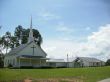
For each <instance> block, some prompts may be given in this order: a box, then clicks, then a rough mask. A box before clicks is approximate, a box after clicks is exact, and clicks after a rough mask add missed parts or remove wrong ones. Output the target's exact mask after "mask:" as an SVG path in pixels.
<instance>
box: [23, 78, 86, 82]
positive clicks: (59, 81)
mask: <svg viewBox="0 0 110 82" xmlns="http://www.w3.org/2000/svg"><path fill="white" fill-rule="evenodd" d="M24 82H84V81H83V80H82V79H77V78H48V79H32V80H31V79H25V80H24Z"/></svg>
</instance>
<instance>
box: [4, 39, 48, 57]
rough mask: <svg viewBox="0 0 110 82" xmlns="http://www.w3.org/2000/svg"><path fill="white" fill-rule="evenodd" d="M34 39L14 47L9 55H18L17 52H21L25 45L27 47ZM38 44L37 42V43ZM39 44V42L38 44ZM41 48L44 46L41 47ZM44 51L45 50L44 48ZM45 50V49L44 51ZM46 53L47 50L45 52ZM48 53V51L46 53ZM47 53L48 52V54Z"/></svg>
mask: <svg viewBox="0 0 110 82" xmlns="http://www.w3.org/2000/svg"><path fill="white" fill-rule="evenodd" d="M32 42H33V41H31V42H30V43H26V44H22V45H20V46H18V47H17V48H14V49H12V50H11V51H10V52H9V53H8V54H7V55H5V56H8V55H16V53H18V52H20V51H21V50H23V49H24V48H25V47H27V46H28V45H29V44H31V43H32ZM35 44H36V43H35ZM36 45H37V44H36ZM39 48H40V49H41V50H42V48H41V47H39ZM42 51H43V50H42ZM43 52H44V51H43ZM44 53H45V52H44ZM45 54H46V53H45ZM46 55H47V54H46Z"/></svg>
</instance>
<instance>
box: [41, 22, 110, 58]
mask: <svg viewBox="0 0 110 82" xmlns="http://www.w3.org/2000/svg"><path fill="white" fill-rule="evenodd" d="M109 37H110V24H107V25H105V26H101V27H99V30H98V31H97V32H93V33H92V34H91V35H90V36H88V37H87V41H86V42H77V41H73V40H63V39H62V40H61V39H57V38H56V39H54V40H53V39H51V40H46V41H44V44H43V45H42V47H43V49H44V50H45V51H46V52H47V54H48V57H54V58H66V55H67V53H68V54H69V57H76V56H86V57H95V58H98V59H102V60H106V59H107V58H110V38H109Z"/></svg>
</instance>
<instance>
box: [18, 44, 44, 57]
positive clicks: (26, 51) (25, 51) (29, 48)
mask: <svg viewBox="0 0 110 82" xmlns="http://www.w3.org/2000/svg"><path fill="white" fill-rule="evenodd" d="M33 45H34V46H35V47H36V48H34V56H42V57H46V54H45V53H44V52H43V51H42V50H41V48H40V47H39V46H38V45H36V44H35V43H34V42H32V43H31V44H29V45H28V46H27V47H26V48H24V49H23V50H22V51H20V52H19V53H18V55H33V49H32V47H33Z"/></svg>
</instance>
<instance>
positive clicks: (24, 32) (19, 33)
mask: <svg viewBox="0 0 110 82" xmlns="http://www.w3.org/2000/svg"><path fill="white" fill-rule="evenodd" d="M29 32H30V29H24V28H23V27H22V26H21V25H18V27H16V29H15V33H14V35H15V37H16V38H17V40H21V44H25V43H27V42H28V37H29ZM33 36H34V39H35V42H36V43H37V44H38V45H39V46H40V45H41V43H42V42H43V40H42V36H41V34H40V33H39V31H38V30H37V29H33Z"/></svg>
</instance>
